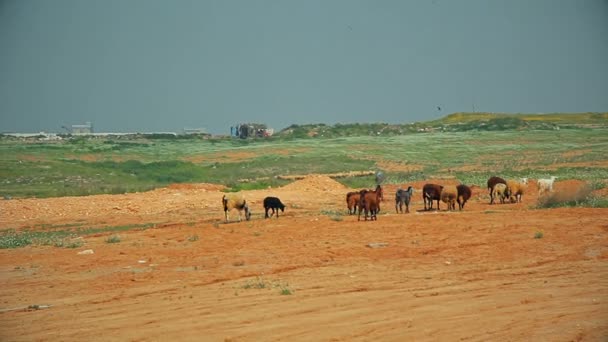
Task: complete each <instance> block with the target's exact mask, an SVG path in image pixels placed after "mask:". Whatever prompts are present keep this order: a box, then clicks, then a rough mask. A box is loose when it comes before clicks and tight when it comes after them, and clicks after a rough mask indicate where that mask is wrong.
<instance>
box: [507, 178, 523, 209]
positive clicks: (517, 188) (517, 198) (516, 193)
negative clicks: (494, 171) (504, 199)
mask: <svg viewBox="0 0 608 342" xmlns="http://www.w3.org/2000/svg"><path fill="white" fill-rule="evenodd" d="M507 188H508V193H509V200H510V201H511V203H518V202H521V197H522V196H523V195H524V193H525V192H526V189H527V185H526V184H525V183H523V182H521V181H516V180H512V179H509V180H508V181H507Z"/></svg>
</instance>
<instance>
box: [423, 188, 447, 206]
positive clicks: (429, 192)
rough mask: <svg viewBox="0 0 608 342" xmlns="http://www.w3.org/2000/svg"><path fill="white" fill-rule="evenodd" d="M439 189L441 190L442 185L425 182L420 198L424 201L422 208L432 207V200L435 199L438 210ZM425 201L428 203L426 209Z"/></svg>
mask: <svg viewBox="0 0 608 342" xmlns="http://www.w3.org/2000/svg"><path fill="white" fill-rule="evenodd" d="M441 190H443V186H442V185H438V184H425V185H424V186H423V187H422V200H423V201H424V210H431V209H433V201H437V210H439V200H440V199H441ZM427 203H428V205H429V207H428V209H427Z"/></svg>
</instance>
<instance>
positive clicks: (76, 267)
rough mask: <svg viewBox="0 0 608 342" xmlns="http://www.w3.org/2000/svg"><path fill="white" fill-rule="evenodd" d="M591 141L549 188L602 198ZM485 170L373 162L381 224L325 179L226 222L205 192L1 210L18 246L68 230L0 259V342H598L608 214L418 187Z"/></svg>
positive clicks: (217, 193)
mask: <svg viewBox="0 0 608 342" xmlns="http://www.w3.org/2000/svg"><path fill="white" fill-rule="evenodd" d="M604 139H605V138H604ZM294 144H295V143H294ZM564 144H565V143H564ZM594 144H600V145H601V144H605V140H600V142H598V141H595V142H594ZM597 146H598V145H595V146H594V147H589V146H581V147H580V148H576V147H575V148H572V146H571V147H570V148H569V149H570V151H568V153H570V154H568V155H567V156H569V157H567V156H566V157H564V158H563V159H559V160H557V159H555V158H554V157H553V156H548V158H554V160H551V161H549V162H544V163H545V164H544V165H542V170H540V166H538V165H537V166H536V167H539V170H540V171H539V173H540V172H544V174H545V175H548V174H549V173H555V174H557V175H559V176H566V175H567V174H568V173H570V172H572V173H576V172H574V171H571V170H570V169H567V170H564V169H562V168H560V167H564V166H563V164H567V167H574V166H573V163H580V164H582V165H583V166H582V167H583V168H585V167H588V168H590V170H591V171H588V173H586V174H585V173H584V171H581V172H579V174H581V175H583V176H584V178H585V179H577V177H561V178H558V180H557V181H556V184H555V192H556V193H558V194H560V196H564V197H570V196H571V195H570V194H575V193H580V192H581V191H582V190H581V189H586V188H587V186H588V185H589V184H595V185H594V186H593V187H592V188H591V189H590V190H588V191H591V194H590V195H592V196H594V198H599V199H602V198H604V199H605V198H606V197H607V196H608V191H607V189H606V187H602V186H598V184H605V182H606V179H605V178H604V177H601V178H595V179H592V178H593V176H592V174H591V172H600V174H603V173H601V172H602V171H601V170H602V168H605V166H606V165H607V163H608V158H606V157H601V155H603V156H605V155H606V154H602V153H599V152H597V151H596V150H593V149H594V148H597ZM601 146H602V147H601V148H604V147H603V146H605V145H601ZM295 148H297V149H299V151H305V150H307V149H309V148H310V147H307V146H295ZM367 148H370V149H372V148H373V146H369V145H367ZM404 148H405V147H404ZM579 149H580V151H582V152H580V153H578V151H579ZM589 149H591V150H592V151H591V152H589V153H588V155H594V156H595V157H594V159H593V160H584V159H582V158H581V156H582V155H584V154H585V152H584V150H589ZM480 150H483V146H481V147H480ZM522 150H524V151H525V149H522ZM530 150H533V149H532V148H531V149H530ZM245 152H246V151H245ZM276 153H277V155H280V154H281V153H285V154H286V155H289V154H290V153H291V152H289V151H287V152H286V150H285V149H284V150H283V151H282V152H281V151H277V152H276ZM353 153H355V152H353ZM535 153H536V152H535ZM560 153H561V152H560ZM564 153H566V152H564ZM224 155H225V158H227V159H229V158H230V157H231V154H230V151H225V152H224ZM386 155H388V153H387V154H386ZM534 155H536V154H534ZM204 156H205V154H204V153H200V154H198V155H196V156H193V157H196V158H201V159H204ZM240 158H243V151H241V150H235V151H234V159H235V160H241V159H240ZM492 158H494V157H492V155H490V154H483V155H482V154H480V155H478V156H477V157H476V158H475V159H474V160H471V161H470V162H466V163H465V162H463V163H461V164H460V165H456V164H449V165H438V166H434V167H433V169H432V170H433V172H432V173H433V174H431V173H429V172H427V173H426V174H422V175H421V174H420V172H421V170H423V171H424V170H425V167H426V165H428V164H426V163H425V162H423V160H422V159H420V160H421V161H420V162H419V163H414V162H412V161H413V160H415V158H413V157H412V158H410V159H409V160H410V162H408V163H404V162H400V161H399V160H390V159H388V158H382V160H375V161H374V163H375V165H376V166H377V167H379V166H382V169H383V170H385V171H386V172H387V174H388V175H389V179H388V181H389V182H388V184H386V185H385V193H386V194H387V196H386V199H385V201H384V202H383V203H382V204H381V212H380V214H379V215H378V221H376V222H363V221H361V222H359V221H357V218H356V216H349V215H346V203H345V194H346V193H347V192H348V191H352V190H356V189H358V188H359V187H358V186H352V187H351V186H347V185H344V184H342V183H339V182H337V181H336V180H334V179H331V178H329V177H327V176H324V175H309V176H307V177H305V178H303V179H298V180H296V181H293V182H291V183H288V184H282V186H279V187H275V186H273V187H272V188H264V189H253V190H243V191H242V192H243V194H244V195H245V196H246V198H248V199H249V202H250V205H251V207H252V209H253V216H252V220H251V221H243V222H230V223H224V222H223V216H224V215H223V212H222V209H221V204H220V202H221V198H222V195H223V194H224V192H222V190H223V189H224V185H221V184H208V183H203V182H201V183H191V184H174V185H171V186H168V187H164V188H159V189H156V190H152V191H147V192H139V193H131V194H116V195H111V194H102V195H93V196H85V197H60V198H38V199H35V198H14V199H12V200H4V201H0V213H1V214H0V227H5V228H13V229H14V230H15V232H14V233H15V234H18V233H28V232H29V233H48V234H50V235H52V234H53V233H57V232H59V231H72V232H73V234H71V235H68V236H65V237H64V238H63V240H62V241H61V246H53V245H41V244H32V245H28V246H25V247H22V248H6V249H0V285H1V286H2V289H3V290H2V292H1V293H0V301H1V304H0V327H1V328H0V340H3V341H31V340H44V341H57V340H78V341H81V340H134V341H149V340H192V341H200V340H210V341H268V340H270V341H275V340H283V341H294V340H295V341H297V340H314V341H352V340H382V341H403V340H417V341H419V340H450V341H454V340H467V341H469V340H470V341H480V340H484V341H485V340H507V341H520V340H532V341H539V340H541V341H605V340H606V339H608V263H607V261H608V215H607V214H608V209H606V208H601V207H599V208H591V207H580V206H566V207H557V208H545V207H538V206H537V204H538V203H539V199H538V198H537V192H536V183H535V182H534V181H532V182H531V183H530V184H529V188H528V192H527V193H526V194H525V195H524V197H523V202H522V203H517V204H504V205H489V197H488V194H487V190H486V189H485V188H484V187H483V184H481V183H480V182H477V183H476V184H477V186H473V197H472V198H471V200H470V202H469V203H467V205H466V207H465V210H464V211H462V212H460V211H454V212H447V211H445V204H442V210H441V211H429V212H424V211H422V210H421V209H422V208H423V203H422V196H421V193H420V189H421V188H422V185H423V184H424V183H425V182H437V183H440V184H457V183H458V179H459V177H458V176H457V175H458V172H461V171H459V169H463V171H462V172H473V171H471V170H476V169H478V170H481V172H480V173H479V174H475V177H477V178H479V179H481V178H482V176H483V175H484V174H487V176H488V177H489V176H490V175H491V173H490V172H492V171H491V170H489V169H491V168H492V167H496V165H502V164H499V162H498V159H492ZM521 158H522V159H521V160H530V159H531V158H530V155H528V156H527V157H526V156H522V157H521ZM568 158H573V159H568ZM602 158H604V159H602ZM225 160H226V159H222V161H225ZM488 160H490V161H491V162H489V163H488V162H487V161H488ZM560 165H562V166H560ZM585 165H587V166H585ZM577 167H578V166H577ZM466 168H468V169H466ZM404 170H405V171H404ZM581 170H584V169H581ZM598 170H599V171H598ZM332 171H335V172H338V171H340V170H332ZM501 171H502V172H501ZM408 172H411V174H412V175H414V174H415V176H412V179H411V180H403V181H401V180H400V178H399V177H407V175H408ZM517 172H518V171H516V170H514V169H512V168H509V169H507V168H504V167H503V168H500V169H499V171H498V172H497V174H498V175H501V174H505V173H506V174H507V176H510V175H512V176H516V175H518V173H517ZM527 172H528V173H530V171H529V170H528V171H527ZM292 173H293V172H292ZM455 175H456V176H455ZM416 177H420V178H421V179H416ZM485 178H486V179H487V177H485ZM370 179H371V176H370ZM368 181H369V179H368ZM471 183H473V182H469V184H471ZM407 185H412V186H413V187H414V189H415V193H414V198H413V203H412V205H411V207H410V210H411V213H410V214H396V213H395V210H394V202H393V198H392V196H393V194H394V191H395V190H396V188H397V187H398V186H403V187H406V186H407ZM479 185H482V186H479ZM372 186H373V184H370V185H369V187H372ZM585 194H586V195H588V194H587V192H585ZM269 195H274V196H278V197H280V198H281V200H282V201H283V202H284V203H285V204H286V205H287V208H286V210H285V213H282V214H281V217H280V218H279V219H275V218H272V219H264V218H263V209H262V200H263V198H264V197H265V196H269ZM566 200H567V198H566ZM232 217H235V215H232ZM93 227H97V228H99V229H98V230H92V228H93ZM86 250H92V251H93V252H92V254H81V252H83V251H86Z"/></svg>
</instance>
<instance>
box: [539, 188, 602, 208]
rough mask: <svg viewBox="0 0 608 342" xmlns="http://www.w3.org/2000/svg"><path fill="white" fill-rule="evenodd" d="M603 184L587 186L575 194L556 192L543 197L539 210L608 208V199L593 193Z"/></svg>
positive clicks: (577, 190) (540, 200) (574, 192)
mask: <svg viewBox="0 0 608 342" xmlns="http://www.w3.org/2000/svg"><path fill="white" fill-rule="evenodd" d="M602 185H603V184H600V183H599V182H595V183H592V185H589V184H587V185H585V186H582V187H580V188H579V189H576V190H575V191H573V192H564V191H556V192H552V193H549V194H546V195H544V196H542V197H541V198H540V199H539V200H538V205H537V208H539V209H542V208H560V207H587V208H608V198H602V197H598V196H596V195H593V193H592V191H593V190H596V189H598V188H599V187H600V186H602Z"/></svg>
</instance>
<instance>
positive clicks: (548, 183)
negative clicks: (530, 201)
mask: <svg viewBox="0 0 608 342" xmlns="http://www.w3.org/2000/svg"><path fill="white" fill-rule="evenodd" d="M556 179H557V177H555V176H551V178H549V179H547V178H540V179H539V180H538V195H539V196H540V195H541V194H543V193H545V192H547V191H549V192H552V191H553V182H555V180H556Z"/></svg>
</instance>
